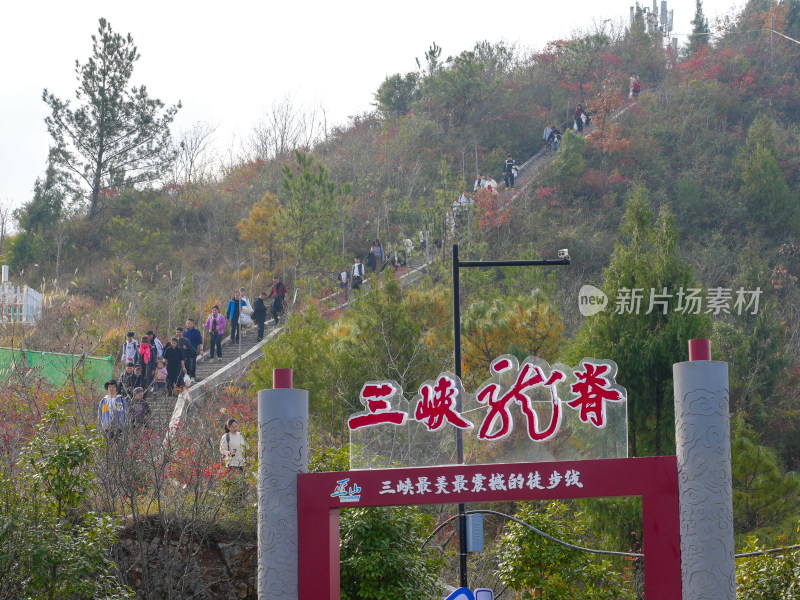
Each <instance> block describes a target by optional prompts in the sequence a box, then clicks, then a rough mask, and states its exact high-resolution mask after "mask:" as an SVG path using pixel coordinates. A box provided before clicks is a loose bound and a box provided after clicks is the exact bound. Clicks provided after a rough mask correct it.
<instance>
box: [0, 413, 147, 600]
mask: <svg viewBox="0 0 800 600" xmlns="http://www.w3.org/2000/svg"><path fill="white" fill-rule="evenodd" d="M72 419H73V417H72V415H70V414H69V413H68V412H67V411H66V410H65V409H64V407H63V404H61V403H59V402H56V403H54V404H51V405H50V406H49V408H48V411H47V413H46V414H45V417H44V419H43V420H42V422H41V424H40V425H39V426H38V427H37V431H36V437H35V438H34V440H33V441H32V442H31V444H30V445H29V447H28V448H26V449H25V451H24V462H23V464H22V465H21V466H20V467H19V469H18V470H12V469H10V468H8V467H3V468H2V471H0V573H1V574H2V585H0V598H3V599H5V598H8V599H11V598H48V599H56V598H58V599H60V598H73V597H80V598H104V599H109V600H110V599H122V598H132V594H130V593H129V591H128V590H127V589H125V588H124V587H123V586H121V585H120V583H119V582H118V581H117V579H116V578H115V577H114V576H113V575H112V574H111V571H112V569H113V568H114V564H113V562H111V561H110V558H109V552H110V548H111V545H112V544H113V543H114V542H115V541H116V529H117V523H116V522H115V520H114V519H113V518H112V517H111V516H108V515H97V514H95V513H92V512H84V511H83V510H82V509H83V507H84V505H85V504H84V503H85V502H86V500H87V494H88V493H89V492H90V491H91V490H92V489H93V488H94V485H95V484H94V476H93V474H92V472H91V471H90V469H89V467H90V466H91V464H92V462H93V459H94V456H95V455H96V454H97V452H98V451H99V450H100V449H101V447H102V443H101V442H100V441H99V440H97V439H95V438H91V437H86V436H84V435H81V434H79V433H78V432H77V431H75V430H74V429H73V428H72V427H71V426H70V425H69V423H70V422H71V421H72Z"/></svg>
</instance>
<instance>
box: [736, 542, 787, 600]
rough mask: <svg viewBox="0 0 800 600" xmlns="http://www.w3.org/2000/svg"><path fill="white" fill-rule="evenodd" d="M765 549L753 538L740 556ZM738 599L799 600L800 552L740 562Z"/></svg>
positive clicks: (747, 558) (754, 557)
mask: <svg viewBox="0 0 800 600" xmlns="http://www.w3.org/2000/svg"><path fill="white" fill-rule="evenodd" d="M798 532H800V529H798ZM785 539H786V538H784V539H783V540H781V541H780V543H781V545H783V544H784V543H786V542H785ZM766 549H767V548H766V547H765V546H764V545H763V544H761V543H760V542H759V539H758V538H757V537H756V536H751V537H749V538H747V541H746V543H745V545H744V547H743V548H742V549H741V552H758V551H760V550H766ZM736 596H737V597H738V598H742V599H746V600H798V599H800V550H794V551H791V552H785V553H782V554H762V555H760V556H752V557H746V558H739V559H737V560H736Z"/></svg>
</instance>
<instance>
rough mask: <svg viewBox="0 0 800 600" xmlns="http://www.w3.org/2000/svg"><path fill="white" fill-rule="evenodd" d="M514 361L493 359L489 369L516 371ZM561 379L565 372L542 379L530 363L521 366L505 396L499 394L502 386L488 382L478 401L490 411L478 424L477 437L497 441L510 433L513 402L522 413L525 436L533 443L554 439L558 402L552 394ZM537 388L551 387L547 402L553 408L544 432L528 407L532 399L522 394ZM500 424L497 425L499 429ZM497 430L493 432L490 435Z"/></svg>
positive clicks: (558, 412) (499, 371)
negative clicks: (526, 425)
mask: <svg viewBox="0 0 800 600" xmlns="http://www.w3.org/2000/svg"><path fill="white" fill-rule="evenodd" d="M516 366H517V363H516V359H514V360H511V359H509V358H499V359H497V360H495V361H494V362H493V363H492V364H491V366H490V370H491V371H493V372H494V373H497V374H498V375H499V374H500V373H503V372H505V371H509V370H511V369H514V368H516ZM562 379H564V373H562V372H561V371H558V370H553V371H552V372H551V373H550V376H549V377H547V378H545V376H544V374H543V373H542V370H541V369H540V368H539V367H537V366H536V365H533V364H532V363H524V364H523V365H522V368H520V369H519V372H518V374H517V378H516V380H515V381H514V383H513V385H512V386H511V387H510V388H509V389H508V391H506V392H505V393H504V394H502V395H500V392H501V389H502V388H501V386H500V385H499V384H497V383H494V382H490V383H487V384H485V385H484V386H483V387H482V388H481V389H480V390H478V402H486V403H487V405H488V406H489V412H488V413H487V414H486V417H485V418H484V420H483V423H482V424H481V427H480V430H479V432H478V438H479V439H481V440H498V439H501V438H504V437H506V436H507V435H508V434H510V433H511V431H512V430H513V427H514V421H513V419H512V417H511V410H510V408H509V404H510V403H511V401H512V400H513V401H514V402H516V403H517V404H519V406H520V409H521V410H522V414H524V415H525V418H526V419H527V421H528V437H530V439H531V440H533V441H535V442H543V441H546V440H548V439H550V438H551V437H553V436H554V435H555V434H556V433H557V432H558V429H559V427H560V426H561V416H562V414H561V400H560V399H559V398H558V396H557V395H556V393H555V387H554V385H555V384H556V383H557V382H559V381H561V380H562ZM537 386H544V387H548V388H550V401H551V403H552V404H551V405H552V410H553V412H552V415H551V417H550V424H549V425H548V426H547V427H546V428H545V429H544V430H541V431H540V430H539V427H538V425H539V423H538V421H539V417H538V415H537V414H536V411H535V410H534V409H533V406H532V405H531V399H530V398H529V397H528V396H526V395H525V392H526V391H527V390H530V389H532V388H534V387H537ZM498 422H499V426H498ZM493 429H496V431H494V433H491V432H492V430H493Z"/></svg>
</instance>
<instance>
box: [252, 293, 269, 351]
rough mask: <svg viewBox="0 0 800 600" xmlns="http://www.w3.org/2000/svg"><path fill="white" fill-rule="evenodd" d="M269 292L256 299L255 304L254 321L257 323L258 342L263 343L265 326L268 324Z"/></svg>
mask: <svg viewBox="0 0 800 600" xmlns="http://www.w3.org/2000/svg"><path fill="white" fill-rule="evenodd" d="M266 300H267V292H261V293H260V294H259V295H258V298H256V301H255V302H253V315H252V317H253V321H255V323H256V327H258V333H257V335H256V341H259V342H260V341H261V340H263V339H264V324H265V323H266V322H267V303H266Z"/></svg>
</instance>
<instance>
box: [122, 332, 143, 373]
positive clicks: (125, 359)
mask: <svg viewBox="0 0 800 600" xmlns="http://www.w3.org/2000/svg"><path fill="white" fill-rule="evenodd" d="M125 337H126V338H127V339H126V340H125V341H124V342H122V355H121V357H122V364H123V365H125V364H128V363H129V362H135V361H136V353H137V352H138V351H139V342H137V341H136V340H135V339H134V338H135V337H136V334H135V333H133V332H132V331H129V332H128V335H127V336H125Z"/></svg>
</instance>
